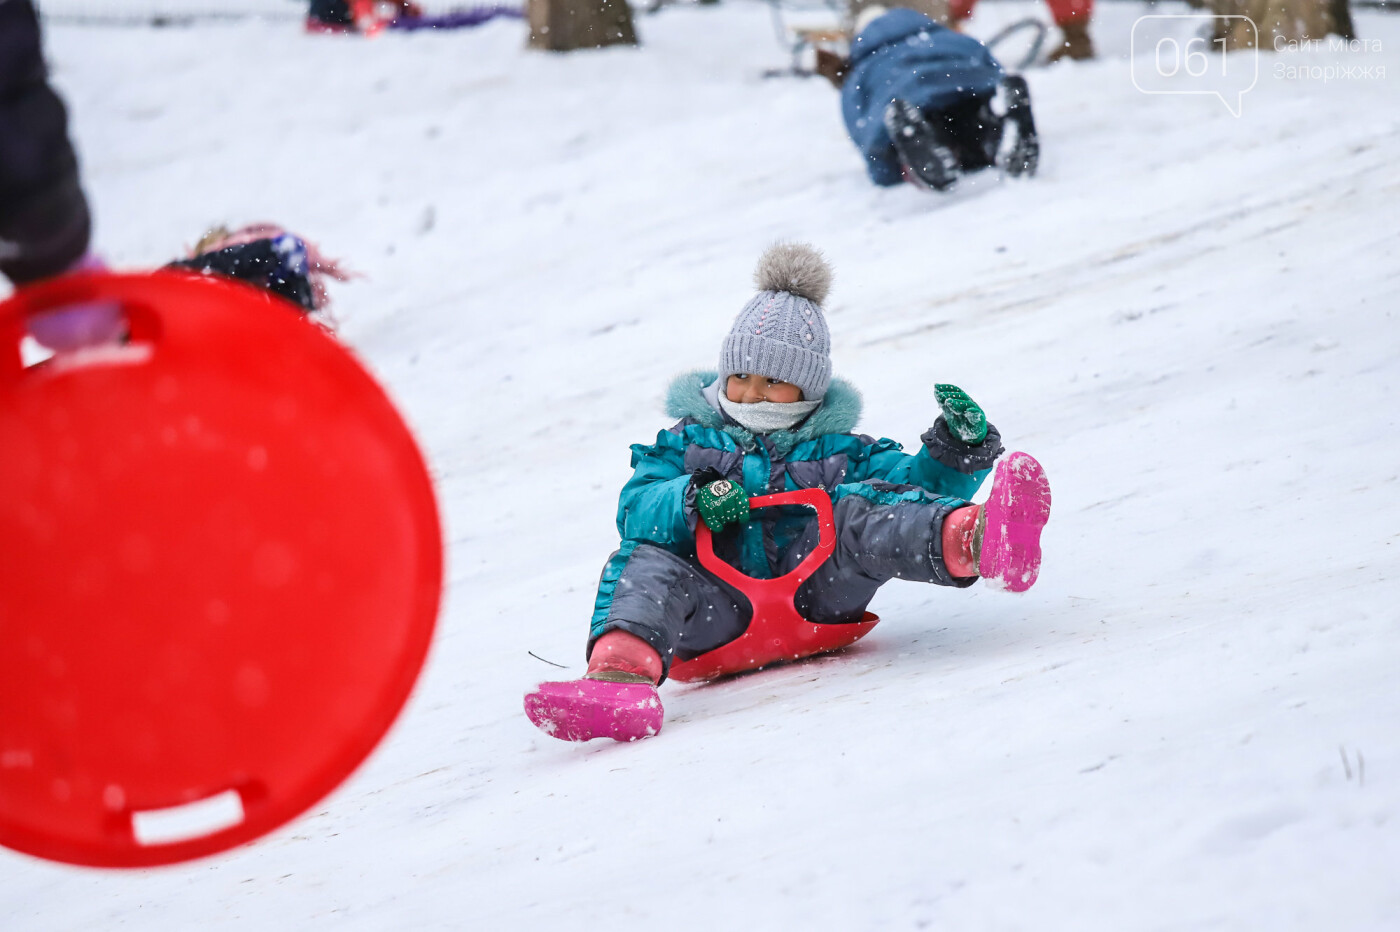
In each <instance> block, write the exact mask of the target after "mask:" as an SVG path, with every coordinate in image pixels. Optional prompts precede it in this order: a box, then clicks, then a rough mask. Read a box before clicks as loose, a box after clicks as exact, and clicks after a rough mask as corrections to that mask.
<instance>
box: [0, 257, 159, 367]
mask: <svg viewBox="0 0 1400 932" xmlns="http://www.w3.org/2000/svg"><path fill="white" fill-rule="evenodd" d="M129 277H130V276H122V275H120V274H118V273H114V272H108V271H105V270H92V271H83V272H74V273H72V274H68V275H61V276H59V277H57V278H50V279H46V280H44V281H42V282H38V283H35V284H32V285H26V286H24V287H22V288H19V289H17V290H16V291H15V293H14V294H13V295H11V296H10V298H9V299H8V300H6V301H4V302H3V304H0V381H13V380H14V379H16V378H18V377H19V376H20V374H21V373H22V372H23V371H24V369H25V366H24V363H23V361H22V358H21V353H20V341H21V340H23V339H24V337H25V336H26V334H27V333H28V332H29V327H28V322H29V320H30V319H31V318H34V317H38V316H40V315H43V314H47V313H48V312H50V311H62V310H68V309H78V308H82V307H85V306H96V307H100V306H103V305H112V306H115V308H116V311H117V313H119V314H120V316H121V320H122V324H123V326H124V330H125V341H124V342H125V343H127V344H134V345H139V346H147V347H149V346H153V345H154V344H156V343H158V342H159V341H160V339H161V336H162V334H163V332H164V327H163V325H162V320H161V315H160V314H159V313H158V312H157V311H156V309H155V308H154V307H152V306H150V305H149V304H148V303H147V302H146V301H144V300H142V299H140V298H131V297H128V296H126V295H125V294H123V293H122V292H123V290H124V289H123V288H122V285H121V283H122V281H123V279H124V278H129ZM114 285H115V287H113V286H114ZM98 345H105V344H98ZM127 355H131V356H133V357H136V358H144V355H143V354H140V353H136V354H127Z"/></svg>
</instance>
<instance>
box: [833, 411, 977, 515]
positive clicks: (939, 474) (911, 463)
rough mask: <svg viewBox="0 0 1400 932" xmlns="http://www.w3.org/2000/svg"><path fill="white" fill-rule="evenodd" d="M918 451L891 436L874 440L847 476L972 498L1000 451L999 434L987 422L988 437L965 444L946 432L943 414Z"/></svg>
mask: <svg viewBox="0 0 1400 932" xmlns="http://www.w3.org/2000/svg"><path fill="white" fill-rule="evenodd" d="M922 440H923V444H922V446H921V447H920V448H919V452H917V453H915V454H914V455H913V456H910V455H909V454H907V453H904V452H902V451H901V449H900V446H899V444H897V443H895V442H894V441H893V440H876V441H874V442H873V443H872V444H870V446H868V447H867V448H866V451H867V455H866V456H865V457H863V458H862V459H861V460H860V461H858V462H856V463H853V464H852V469H851V472H850V474H849V478H850V479H851V480H853V481H856V482H863V481H869V480H879V481H883V482H889V483H893V484H895V485H916V486H919V487H920V488H923V489H926V490H928V491H929V492H932V493H933V494H935V495H946V496H950V497H952V498H960V499H962V500H963V501H971V500H972V497H973V496H974V495H976V494H977V490H978V489H980V488H981V487H982V483H983V481H985V480H986V478H987V476H988V475H989V474H990V473H991V471H992V465H993V463H994V462H995V461H996V458H997V457H998V456H1000V455H1001V453H1002V445H1001V434H1000V433H999V432H998V431H997V429H996V428H995V427H993V426H992V425H990V424H989V425H987V439H986V440H984V441H983V442H982V443H980V444H977V445H975V446H974V445H972V444H966V443H963V442H962V441H960V440H958V439H957V438H956V437H953V436H952V435H951V434H950V433H949V432H948V427H947V424H946V423H945V422H944V420H943V418H942V417H939V418H938V420H937V421H935V422H934V426H933V427H932V428H930V429H929V431H928V432H927V433H925V434H924V436H923V438H922Z"/></svg>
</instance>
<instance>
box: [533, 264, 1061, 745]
mask: <svg viewBox="0 0 1400 932" xmlns="http://www.w3.org/2000/svg"><path fill="white" fill-rule="evenodd" d="M755 277H756V280H757V284H758V288H759V293H758V294H757V295H756V296H755V297H754V298H753V300H751V301H750V302H749V303H748V305H747V306H746V307H745V308H744V309H743V311H741V312H740V313H739V317H738V319H737V320H736V321H735V322H734V326H733V329H731V330H730V332H729V336H728V337H727V338H726V339H725V341H724V345H723V347H722V349H721V351H720V359H719V370H718V372H694V373H689V374H686V375H683V376H681V377H680V378H678V379H676V381H675V382H673V383H672V385H671V389H670V392H669V394H668V398H667V407H668V410H669V413H670V414H671V415H673V416H677V417H680V418H681V420H680V421H679V422H678V423H677V424H676V425H675V426H674V427H672V428H670V429H669V430H666V431H662V432H661V433H660V434H658V435H657V439H656V443H654V444H652V445H650V446H644V445H641V444H638V445H636V446H634V447H632V466H633V469H634V470H635V472H634V474H633V476H632V478H631V479H630V480H629V481H628V482H627V484H626V485H625V486H624V487H623V489H622V495H621V498H620V502H619V507H618V517H617V523H618V530H619V531H620V533H621V535H622V546H621V547H620V548H619V549H618V550H617V552H616V553H614V554H613V555H612V558H611V559H609V560H608V562H607V565H606V566H605V567H604V568H603V575H602V581H601V584H600V585H599V587H598V596H597V601H596V609H595V611H594V613H593V622H592V627H591V629H590V631H589V639H588V672H587V674H586V675H585V677H584V678H583V679H582V680H577V681H573V682H569V683H543V684H541V686H540V687H539V689H538V690H537V691H536V692H533V693H530V694H529V695H528V696H526V698H525V709H526V712H527V714H528V715H529V717H530V720H531V721H533V722H534V723H535V724H536V725H537V726H539V727H540V728H541V729H542V730H544V731H545V732H546V733H548V734H551V735H553V736H554V737H556V738H562V739H565V740H571V741H585V740H588V739H589V738H595V737H605V736H606V737H612V738H616V739H618V740H633V739H636V738H640V737H646V736H647V735H651V734H655V733H656V732H657V731H658V730H659V729H660V727H661V704H660V701H659V699H658V697H657V693H656V686H657V685H659V684H660V682H661V681H662V680H664V679H665V678H666V675H667V671H668V670H669V668H670V666H671V662H672V660H673V659H679V660H688V659H690V658H693V657H696V656H699V655H701V654H703V653H705V652H707V651H711V650H713V649H715V648H717V647H719V646H721V645H723V644H726V643H728V642H730V641H733V640H734V639H735V638H737V637H739V636H740V635H741V634H742V633H743V632H744V630H745V628H746V627H747V626H748V624H749V619H750V617H751V614H752V610H751V607H750V606H749V604H748V602H747V601H746V600H745V599H744V598H743V596H742V595H740V594H738V593H737V592H736V591H735V590H734V589H732V588H730V587H729V586H728V585H727V584H725V583H724V582H722V581H720V580H719V579H718V578H716V577H715V576H713V575H711V574H710V573H709V571H707V570H705V569H704V568H703V567H702V566H700V564H699V563H698V562H697V560H696V555H695V528H696V523H697V522H698V521H701V520H703V521H704V522H705V523H706V525H708V526H709V527H710V528H711V530H712V531H714V532H716V533H715V535H714V547H715V552H716V554H717V555H718V556H720V558H721V559H723V560H725V561H726V562H728V563H731V564H733V565H735V566H737V567H738V568H739V569H740V570H742V571H743V572H744V573H746V574H748V575H749V576H754V577H759V578H774V577H776V576H780V575H782V574H785V573H787V572H788V571H790V570H792V569H793V567H794V566H796V565H797V563H798V562H799V561H800V560H801V559H802V557H803V556H804V555H805V554H807V553H810V552H811V551H812V549H813V547H814V546H815V542H816V539H817V522H816V519H815V518H813V517H811V515H810V513H809V512H805V511H804V512H803V513H802V514H796V513H795V512H796V510H795V509H794V510H792V511H791V512H789V511H786V510H784V509H765V510H763V511H761V512H756V513H755V515H754V517H753V519H752V520H750V514H749V503H748V501H749V497H750V496H754V495H762V494H766V493H769V492H779V491H784V490H791V489H812V488H820V489H823V490H826V491H828V492H829V493H830V495H831V500H832V506H833V513H834V517H835V522H836V535H837V546H836V551H835V553H833V554H832V556H831V557H830V558H829V559H828V560H827V562H826V563H825V564H823V565H822V566H821V568H820V569H819V570H818V572H816V573H815V574H814V575H813V576H812V577H811V578H810V579H808V580H807V581H806V582H805V583H804V584H803V585H802V587H801V588H800V589H798V591H797V596H796V599H795V603H796V608H797V610H798V611H799V612H800V613H801V614H802V615H803V616H804V617H805V618H807V619H808V620H810V621H813V622H817V623H819V624H839V623H847V622H857V621H860V620H861V618H862V616H863V615H864V612H865V607H866V606H867V605H868V604H869V603H870V600H871V598H872V597H873V596H874V595H875V590H877V589H878V588H879V587H880V586H881V585H883V584H884V583H886V582H888V581H889V580H891V579H894V578H896V577H898V578H900V579H910V580H915V581H918V582H929V583H934V584H937V585H940V586H955V587H966V586H970V585H972V584H973V583H975V582H976V581H977V579H978V578H979V577H988V578H989V579H988V581H989V582H992V581H994V582H995V583H996V584H997V585H998V587H999V588H1005V589H1010V590H1012V591H1021V590H1024V589H1027V588H1029V587H1030V586H1031V584H1032V583H1034V582H1035V579H1036V575H1037V573H1038V571H1039V567H1040V530H1041V528H1042V527H1043V526H1044V525H1045V522H1046V520H1047V519H1048V518H1049V514H1050V487H1049V485H1048V483H1047V482H1046V480H1045V474H1044V472H1043V471H1042V470H1041V468H1040V465H1039V464H1038V463H1037V462H1036V461H1035V460H1034V459H1032V458H1031V457H1030V456H1028V455H1026V454H1024V453H1013V454H1011V455H1010V456H1009V457H1008V458H1007V459H1006V460H1004V461H1003V462H1002V463H1001V465H1000V466H999V467H998V469H997V474H996V478H995V480H994V481H993V485H992V493H991V497H990V499H989V501H988V502H987V504H986V505H982V506H978V505H971V504H969V502H968V499H970V498H971V497H972V496H973V495H974V494H975V493H976V491H977V489H978V488H979V487H980V486H981V484H982V481H983V480H984V479H985V478H986V477H987V474H988V473H989V472H991V469H992V465H993V462H994V461H995V460H996V459H997V457H998V456H1000V454H1001V453H1002V445H1001V437H1000V435H999V434H998V433H997V430H996V428H994V427H992V426H991V425H990V424H988V423H987V420H986V417H985V416H984V415H983V413H982V410H981V409H980V408H979V407H978V406H977V405H976V404H975V403H973V401H972V400H971V399H970V398H968V397H967V395H966V394H964V393H963V392H962V391H961V390H959V389H958V388H956V387H955V386H951V385H939V386H937V392H936V397H937V399H938V402H939V404H940V406H941V407H942V409H943V414H942V416H941V417H939V418H937V419H936V420H935V421H934V424H933V427H931V428H930V429H929V430H928V432H927V433H925V434H924V435H923V438H922V439H923V445H922V447H921V448H920V449H919V451H918V453H916V454H914V455H912V456H910V455H908V454H905V453H902V452H900V447H899V444H897V443H895V442H894V441H892V440H874V439H872V438H870V437H867V436H865V435H863V434H856V433H852V432H851V431H852V429H853V428H854V427H855V425H856V421H857V420H858V419H859V417H860V396H859V395H858V394H857V393H856V390H855V389H854V388H853V387H851V386H850V385H849V384H847V383H846V382H845V381H843V380H842V379H833V378H832V377H831V360H830V358H829V353H830V345H831V344H830V338H829V336H828V331H827V326H826V320H825V318H824V317H823V315H822V310H821V303H822V301H823V300H824V299H825V297H826V294H827V290H828V288H829V285H830V281H831V270H830V268H829V267H828V266H827V264H826V261H825V260H824V259H823V258H822V257H821V255H820V254H819V253H817V252H816V251H815V250H813V249H812V248H811V247H809V246H804V245H783V244H780V245H777V246H774V247H773V248H771V249H769V250H768V251H767V252H766V253H765V254H764V255H763V257H762V259H760V261H759V264H758V269H757V272H756V275H755Z"/></svg>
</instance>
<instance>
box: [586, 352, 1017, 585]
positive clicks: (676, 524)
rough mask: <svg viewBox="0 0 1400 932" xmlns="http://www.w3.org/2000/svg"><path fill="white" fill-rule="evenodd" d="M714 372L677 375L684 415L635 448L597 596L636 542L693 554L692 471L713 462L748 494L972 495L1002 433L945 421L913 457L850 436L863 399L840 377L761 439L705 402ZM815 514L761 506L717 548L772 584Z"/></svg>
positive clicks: (676, 412) (674, 395) (672, 405)
mask: <svg viewBox="0 0 1400 932" xmlns="http://www.w3.org/2000/svg"><path fill="white" fill-rule="evenodd" d="M716 378H717V374H716V373H715V372H691V373H687V374H685V375H682V376H680V377H679V378H677V379H676V380H675V381H674V382H672V384H671V388H670V390H669V392H668V393H667V399H666V408H667V412H668V413H669V414H670V415H671V416H672V417H679V418H680V421H679V422H678V423H677V424H676V425H675V426H674V427H672V428H670V429H669V430H663V431H661V432H660V433H659V434H657V436H656V442H655V443H653V444H650V445H645V444H636V445H634V446H633V447H632V468H633V470H634V472H633V475H632V478H631V479H630V480H628V482H627V484H626V485H625V486H624V487H623V489H622V494H621V496H620V498H619V501H618V510H617V530H618V533H619V535H621V537H622V541H623V544H622V547H621V548H620V549H619V551H618V553H617V554H616V555H615V556H614V558H613V560H612V561H610V564H609V566H608V567H607V568H605V570H604V573H603V589H604V591H603V592H601V593H600V596H603V597H606V596H607V595H608V594H609V593H608V592H607V591H606V590H607V584H608V582H609V575H610V571H612V580H613V581H614V582H615V581H616V578H617V576H618V575H620V573H621V568H622V566H623V565H624V564H625V563H626V561H627V557H628V556H629V555H630V554H631V552H632V550H634V549H635V548H636V545H637V544H638V543H641V542H647V543H652V544H657V545H659V546H662V547H665V548H667V549H668V550H671V551H673V552H674V553H677V554H679V555H681V556H686V557H691V556H693V555H694V553H695V523H696V520H697V519H696V512H695V504H694V494H695V493H694V490H693V489H692V488H691V483H690V475H691V473H693V472H695V471H696V470H699V469H703V468H704V467H706V466H712V467H714V468H715V469H717V470H719V472H720V473H721V474H722V475H724V476H725V477H726V478H729V479H730V480H732V481H736V482H738V483H740V484H741V485H743V487H744V490H745V491H746V492H748V493H749V495H750V496H756V495H765V494H768V493H770V492H782V491H789V490H793V489H811V488H823V489H826V490H827V491H828V492H830V493H831V498H832V501H833V502H835V501H839V500H840V499H841V498H842V497H844V496H847V495H863V496H865V497H867V498H869V499H871V500H873V501H878V502H881V503H884V504H895V503H898V502H910V501H934V500H935V499H939V498H955V499H960V500H962V501H966V500H968V499H970V498H971V497H972V496H973V494H974V493H975V492H976V491H977V489H978V488H979V487H980V486H981V484H982V481H983V480H984V479H985V478H986V477H987V474H988V473H989V472H990V471H991V468H992V465H993V461H994V460H995V459H996V457H997V456H998V455H999V454H1000V453H1001V449H1002V446H1001V437H1000V434H998V433H997V431H996V428H994V427H991V426H989V427H988V432H987V439H986V440H985V441H984V442H983V443H981V444H978V445H976V446H971V445H969V444H966V443H963V442H962V441H960V440H958V439H956V438H955V437H953V436H952V435H951V434H950V433H949V432H948V428H947V425H946V424H945V423H944V421H943V418H941V417H940V418H938V420H937V421H936V422H935V423H934V426H933V427H932V428H931V429H930V430H929V431H928V432H927V433H926V434H924V436H923V441H924V442H923V445H922V446H921V447H920V448H919V451H918V452H917V453H915V454H913V455H912V456H911V455H909V454H907V453H903V452H901V448H900V445H899V444H898V443H895V442H894V441H893V440H884V439H881V440H875V439H873V438H871V437H867V436H865V435H864V434H855V433H851V432H850V431H851V430H852V429H853V428H854V427H855V425H856V422H857V421H858V420H859V419H860V407H861V403H860V394H859V393H858V392H857V391H856V390H855V389H854V388H853V387H852V386H851V385H850V384H849V383H848V382H846V381H845V380H844V379H839V378H838V379H833V380H832V381H831V385H830V387H829V388H828V389H827V393H826V397H825V399H824V401H823V403H822V406H821V407H820V408H818V409H817V410H816V411H814V412H812V414H811V415H809V416H808V417H807V419H806V420H804V421H803V422H802V423H801V424H799V425H798V426H797V427H795V428H793V429H792V430H786V431H775V432H773V433H771V434H760V435H755V434H752V433H750V432H749V431H747V430H745V429H744V428H743V427H741V426H739V425H738V424H736V423H734V422H733V421H732V420H730V419H728V418H727V417H725V416H724V415H723V414H722V413H721V412H720V411H718V410H716V409H715V408H714V407H712V406H711V405H710V403H709V402H708V401H707V400H706V399H705V397H704V395H703V394H702V391H703V390H704V388H705V387H706V386H708V385H711V384H713V383H714V382H715V380H716ZM811 517H812V512H811V510H810V509H806V508H802V507H800V506H791V507H784V508H772V509H767V508H765V509H761V510H759V511H757V512H755V513H754V520H751V521H748V522H747V523H745V524H744V525H742V527H741V528H740V529H739V531H738V532H737V534H731V533H729V532H726V534H725V535H721V536H718V537H717V538H716V544H715V549H716V553H717V554H718V555H719V556H721V558H723V559H726V560H728V561H730V562H733V563H735V565H737V566H738V567H739V569H741V570H742V571H743V572H745V573H747V574H748V575H750V576H754V577H757V578H759V579H771V578H772V577H773V575H774V573H773V567H775V566H777V565H778V558H779V556H780V555H781V554H782V553H783V552H784V551H785V550H786V549H787V547H788V546H790V545H791V544H792V543H793V542H794V540H796V538H797V536H798V535H799V534H800V533H801V531H802V529H803V528H804V527H805V525H806V523H807V522H808V521H809V520H810V519H811ZM726 551H729V552H726ZM613 564H616V566H614V565H613ZM602 601H603V599H600V604H602Z"/></svg>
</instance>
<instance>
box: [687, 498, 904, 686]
mask: <svg viewBox="0 0 1400 932" xmlns="http://www.w3.org/2000/svg"><path fill="white" fill-rule="evenodd" d="M774 505H807V506H810V507H812V508H814V509H816V512H817V526H818V529H819V533H818V541H817V546H816V549H814V550H813V551H812V552H811V553H809V554H807V556H806V557H805V558H804V559H803V560H802V562H801V563H799V564H798V565H797V567H796V569H794V570H793V571H792V572H790V573H788V574H787V575H785V576H780V577H778V578H777V579H755V578H753V577H752V576H747V575H745V574H744V573H741V572H739V570H737V569H735V568H734V567H732V566H730V565H729V564H728V563H725V562H724V561H723V560H721V559H720V558H719V557H717V556H715V550H714V541H713V540H712V538H711V535H710V529H709V527H707V526H706V525H705V522H703V521H701V522H699V523H698V524H697V525H696V527H695V551H696V554H697V556H699V558H700V564H701V565H702V566H704V567H705V569H707V570H709V571H710V572H711V573H714V574H715V575H716V576H718V577H719V578H720V579H722V580H724V581H725V582H727V583H729V584H730V585H731V586H733V587H734V588H736V589H738V590H739V591H740V592H742V593H743V594H744V595H745V596H747V597H748V599H749V602H750V603H752V605H753V620H752V621H750V622H749V627H748V629H747V630H745V631H744V633H743V634H741V635H740V636H739V637H737V638H735V639H734V640H732V641H730V642H729V643H728V644H724V645H721V646H720V647H717V648H715V649H714V650H712V651H709V652H708V653H704V654H701V655H700V656H698V657H694V658H692V659H690V660H683V661H679V662H676V663H673V664H671V672H670V676H671V679H673V680H678V681H680V682H682V683H693V682H696V681H700V680H709V679H714V678H715V677H717V676H724V675H726V674H730V673H742V672H743V671H745V670H755V669H757V668H759V667H763V666H767V665H768V664H771V663H777V662H779V661H786V660H800V659H801V658H803V657H811V656H813V655H814V654H824V653H826V652H828V651H833V650H839V649H841V648H842V647H849V646H850V645H852V644H854V643H855V642H856V641H858V640H860V639H861V638H863V637H865V635H867V634H869V633H870V629H871V628H874V627H875V624H876V623H877V622H878V621H879V620H880V619H879V617H877V616H876V615H873V614H871V613H870V612H866V613H865V617H864V618H863V619H862V620H861V621H857V622H851V623H849V624H835V625H823V624H816V623H814V622H811V621H808V620H807V619H805V618H803V617H802V616H801V615H799V614H798V613H797V609H796V608H795V607H794V606H793V597H794V596H795V595H796V594H797V589H798V587H799V586H801V585H802V584H803V583H804V582H806V581H807V580H808V579H810V578H811V576H812V574H813V573H815V572H816V571H817V567H819V566H821V565H822V564H823V563H825V562H826V560H827V559H828V558H829V557H830V556H831V555H832V554H833V553H835V552H836V521H835V519H834V518H833V517H832V512H831V497H830V496H829V495H828V494H827V493H826V491H825V490H823V489H799V490H797V491H794V492H778V493H775V494H773V495H761V496H758V497H755V498H751V499H749V507H751V508H769V507H772V506H774Z"/></svg>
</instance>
